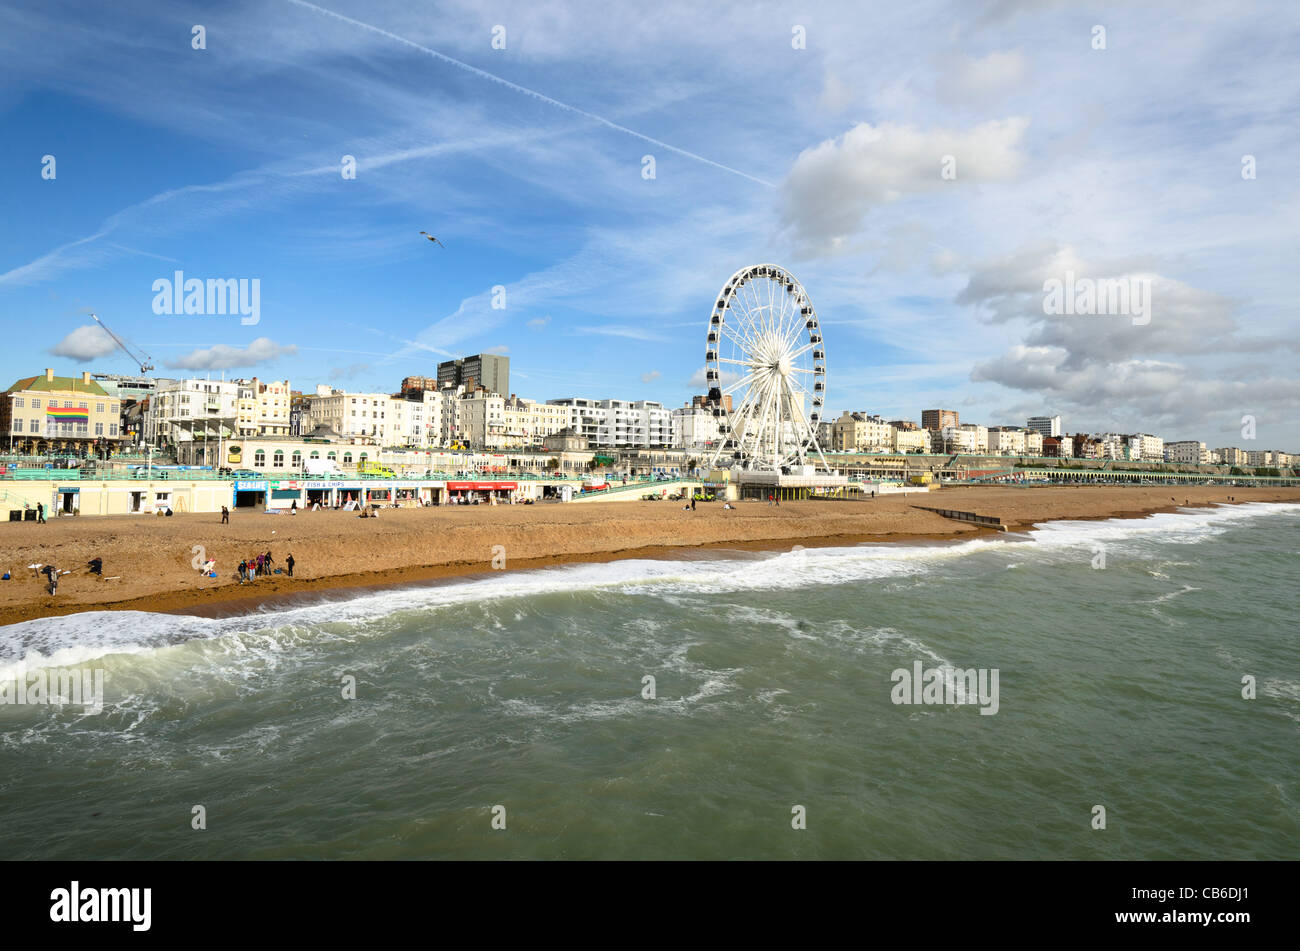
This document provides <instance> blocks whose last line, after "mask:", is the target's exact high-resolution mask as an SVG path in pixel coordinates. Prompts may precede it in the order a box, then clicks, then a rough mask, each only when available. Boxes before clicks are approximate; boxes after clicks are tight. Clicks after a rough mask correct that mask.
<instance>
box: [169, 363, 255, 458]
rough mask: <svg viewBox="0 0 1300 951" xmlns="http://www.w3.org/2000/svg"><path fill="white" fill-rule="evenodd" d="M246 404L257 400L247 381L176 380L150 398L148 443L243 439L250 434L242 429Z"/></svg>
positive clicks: (174, 444)
mask: <svg viewBox="0 0 1300 951" xmlns="http://www.w3.org/2000/svg"><path fill="white" fill-rule="evenodd" d="M246 404H247V405H256V396H255V391H254V390H253V387H252V385H251V384H248V383H245V382H243V381H238V380H176V381H174V382H172V383H170V384H168V385H166V386H163V387H161V388H160V389H158V390H157V391H156V392H155V393H154V394H153V395H152V396H150V397H149V410H148V412H147V413H145V417H144V440H145V442H147V443H150V444H151V445H155V446H164V445H166V446H177V445H179V444H181V443H186V442H191V441H202V440H205V439H207V440H215V441H220V440H222V439H233V438H237V437H239V438H242V437H244V436H246V435H249V434H250V433H249V431H248V430H247V429H245V428H243V427H242V426H241V415H240V410H241V407H243V406H245V405H246ZM252 434H253V435H255V434H256V430H253V432H252ZM213 451H214V453H215V451H216V447H215V446H214V450H213ZM213 458H214V459H215V458H216V456H215V455H214V456H213Z"/></svg>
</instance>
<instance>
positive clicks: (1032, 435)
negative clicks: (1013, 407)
mask: <svg viewBox="0 0 1300 951" xmlns="http://www.w3.org/2000/svg"><path fill="white" fill-rule="evenodd" d="M1042 454H1043V434H1042V433H1036V432H1034V431H1033V430H1032V429H1027V430H1025V455H1026V456H1041V455H1042Z"/></svg>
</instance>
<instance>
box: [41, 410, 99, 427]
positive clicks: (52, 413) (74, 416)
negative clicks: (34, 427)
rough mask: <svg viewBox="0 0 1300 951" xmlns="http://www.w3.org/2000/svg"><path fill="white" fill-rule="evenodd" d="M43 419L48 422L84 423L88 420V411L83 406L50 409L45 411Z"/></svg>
mask: <svg viewBox="0 0 1300 951" xmlns="http://www.w3.org/2000/svg"><path fill="white" fill-rule="evenodd" d="M45 419H46V421H48V422H59V423H85V422H88V421H89V420H90V410H89V409H87V408H86V407H84V406H82V407H76V406H70V407H68V408H66V409H64V408H61V407H51V408H49V409H47V410H46V411H45Z"/></svg>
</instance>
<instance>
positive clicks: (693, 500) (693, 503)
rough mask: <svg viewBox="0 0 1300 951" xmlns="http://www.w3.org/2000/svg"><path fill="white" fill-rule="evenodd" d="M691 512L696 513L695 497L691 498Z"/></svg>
mask: <svg viewBox="0 0 1300 951" xmlns="http://www.w3.org/2000/svg"><path fill="white" fill-rule="evenodd" d="M691 511H692V512H694V511H695V497H694V496H691Z"/></svg>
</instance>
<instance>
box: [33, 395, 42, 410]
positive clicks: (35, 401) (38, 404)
mask: <svg viewBox="0 0 1300 951" xmlns="http://www.w3.org/2000/svg"><path fill="white" fill-rule="evenodd" d="M40 408H41V401H40V400H38V399H36V398H35V397H32V409H40Z"/></svg>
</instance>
